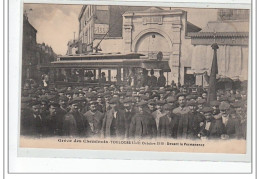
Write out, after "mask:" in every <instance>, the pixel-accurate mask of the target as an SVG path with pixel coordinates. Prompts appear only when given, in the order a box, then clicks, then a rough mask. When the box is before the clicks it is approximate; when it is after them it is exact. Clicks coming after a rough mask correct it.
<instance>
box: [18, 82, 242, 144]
mask: <svg viewBox="0 0 260 179" xmlns="http://www.w3.org/2000/svg"><path fill="white" fill-rule="evenodd" d="M147 79H148V78H147ZM150 79H151V78H150ZM152 80H153V81H152V83H149V81H147V80H146V83H143V86H131V85H129V84H128V85H114V84H103V85H100V86H96V87H95V86H87V87H82V86H81V87H72V86H68V87H64V88H51V87H49V86H47V87H45V86H42V85H37V84H33V85H29V86H28V85H27V87H26V88H23V89H22V98H21V122H20V123H21V125H20V126H21V129H20V132H21V135H24V136H32V137H54V136H67V137H68V136H69V137H84V138H87V137H93V138H110V137H117V138H120V139H156V138H173V139H180V138H182V139H192V140H195V139H205V138H207V139H232V138H238V139H246V123H247V122H246V121H247V92H246V90H242V89H228V90H227V89H222V90H218V91H217V99H216V100H214V101H210V102H207V96H208V94H207V90H205V89H203V88H202V87H201V86H196V85H193V86H185V85H183V86H179V87H177V86H176V85H168V86H167V85H165V82H163V83H162V81H161V80H159V79H157V78H156V77H155V78H154V77H153V79H152ZM162 80H163V81H164V79H162ZM150 84H152V85H150ZM158 84H159V85H158Z"/></svg>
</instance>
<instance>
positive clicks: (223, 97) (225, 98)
mask: <svg viewBox="0 0 260 179" xmlns="http://www.w3.org/2000/svg"><path fill="white" fill-rule="evenodd" d="M219 101H220V102H222V101H228V97H226V96H221V97H220V98H219Z"/></svg>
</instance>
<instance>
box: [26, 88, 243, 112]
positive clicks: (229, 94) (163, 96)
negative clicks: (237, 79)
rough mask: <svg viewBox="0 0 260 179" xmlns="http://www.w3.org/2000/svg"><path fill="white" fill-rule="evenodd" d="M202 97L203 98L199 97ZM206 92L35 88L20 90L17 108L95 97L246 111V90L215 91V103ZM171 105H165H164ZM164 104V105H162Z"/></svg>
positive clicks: (190, 90)
mask: <svg viewBox="0 0 260 179" xmlns="http://www.w3.org/2000/svg"><path fill="white" fill-rule="evenodd" d="M203 94H204V96H203ZM205 95H207V92H206V91H204V90H203V89H202V88H201V87H198V86H191V87H189V86H182V87H180V88H177V87H176V86H166V87H153V88H149V87H148V86H146V87H140V88H136V87H132V86H116V85H109V84H108V85H103V86H97V87H94V86H89V87H74V88H72V87H64V88H44V87H37V88H36V87H35V85H34V86H33V87H32V88H31V89H23V90H22V98H21V103H22V105H21V107H22V108H23V107H24V106H26V105H25V104H30V105H37V104H39V102H45V103H46V104H47V105H50V104H54V105H57V103H58V102H59V101H60V100H63V101H65V102H67V103H68V104H69V105H72V104H75V103H79V102H82V101H85V102H87V101H88V102H92V103H93V102H96V101H97V99H98V98H100V99H102V100H104V99H106V100H107V101H109V104H117V103H118V102H119V101H120V102H121V103H133V104H135V105H136V106H144V105H158V106H163V109H164V110H169V109H170V108H171V109H172V108H175V107H178V101H177V100H178V98H179V97H180V96H185V97H186V100H187V104H186V105H187V106H197V105H203V106H204V108H203V110H202V111H200V112H210V111H212V107H214V106H219V109H220V110H227V109H230V107H231V108H243V109H244V110H245V111H246V95H247V94H246V91H240V90H239V89H238V90H218V91H217V100H215V101H210V102H209V103H207V100H206V98H205ZM171 103H172V104H174V105H168V104H171ZM166 104H167V105H166Z"/></svg>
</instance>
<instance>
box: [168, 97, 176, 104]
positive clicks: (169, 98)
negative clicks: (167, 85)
mask: <svg viewBox="0 0 260 179" xmlns="http://www.w3.org/2000/svg"><path fill="white" fill-rule="evenodd" d="M166 101H167V103H173V102H175V101H176V99H175V98H174V97H173V96H169V97H168V98H167V99H166Z"/></svg>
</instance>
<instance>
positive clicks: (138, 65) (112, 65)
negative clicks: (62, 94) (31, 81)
mask: <svg viewBox="0 0 260 179" xmlns="http://www.w3.org/2000/svg"><path fill="white" fill-rule="evenodd" d="M152 69H153V70H154V72H155V74H156V73H157V74H159V71H160V70H162V71H163V72H164V75H165V76H166V80H167V84H168V72H170V71H171V70H170V67H169V64H168V60H163V59H162V60H158V59H150V58H148V57H147V56H145V55H143V54H140V53H129V54H120V53H116V54H112V53H107V54H103V53H91V54H86V55H73V56H70V55H68V56H60V57H58V58H57V61H54V62H52V63H51V64H50V65H46V66H41V71H43V72H44V73H47V74H48V75H49V79H50V81H49V83H50V86H52V87H67V86H73V87H76V86H88V85H92V86H98V85H106V84H117V85H122V84H128V85H132V86H133V85H135V84H136V80H137V76H138V75H142V74H143V73H144V72H146V73H149V71H150V70H152Z"/></svg>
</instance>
